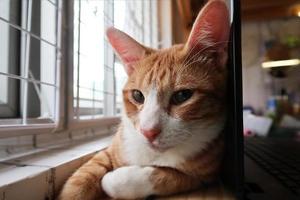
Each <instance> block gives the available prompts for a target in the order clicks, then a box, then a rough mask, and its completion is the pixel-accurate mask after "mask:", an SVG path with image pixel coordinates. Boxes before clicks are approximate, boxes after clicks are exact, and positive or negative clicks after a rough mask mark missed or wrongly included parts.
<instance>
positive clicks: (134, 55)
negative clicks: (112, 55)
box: [106, 27, 150, 76]
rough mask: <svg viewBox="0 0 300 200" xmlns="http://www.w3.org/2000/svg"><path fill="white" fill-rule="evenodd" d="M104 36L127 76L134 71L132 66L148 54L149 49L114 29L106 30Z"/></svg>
mask: <svg viewBox="0 0 300 200" xmlns="http://www.w3.org/2000/svg"><path fill="white" fill-rule="evenodd" d="M106 35H107V38H108V40H109V42H110V44H111V45H112V47H113V48H114V50H115V52H116V54H117V55H118V57H119V58H120V59H121V61H122V62H123V64H124V67H125V71H126V73H127V74H128V76H130V74H132V72H133V71H134V64H135V63H136V62H137V61H139V60H141V59H142V58H143V57H144V56H145V55H146V54H148V53H150V49H148V48H146V47H144V46H143V45H141V44H140V43H138V42H137V41H136V40H134V39H133V38H132V37H130V36H129V35H127V34H126V33H124V32H122V31H120V30H118V29H116V28H113V27H110V28H108V29H107V31H106Z"/></svg>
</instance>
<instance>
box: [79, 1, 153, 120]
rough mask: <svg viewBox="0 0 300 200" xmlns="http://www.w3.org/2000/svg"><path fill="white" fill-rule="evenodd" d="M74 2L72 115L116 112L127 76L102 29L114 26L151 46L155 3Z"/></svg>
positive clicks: (97, 115)
mask: <svg viewBox="0 0 300 200" xmlns="http://www.w3.org/2000/svg"><path fill="white" fill-rule="evenodd" d="M153 2H154V3H155V2H156V0H155V1H153ZM74 3H75V5H74V12H75V14H74V27H75V30H74V68H75V70H74V112H75V113H74V117H75V118H77V119H82V116H84V118H88V117H90V118H95V117H103V116H111V115H119V114H120V113H121V109H122V88H123V86H124V84H125V82H126V80H127V75H126V73H125V71H124V69H123V66H122V64H121V63H120V61H119V60H118V59H117V58H115V57H114V54H113V51H112V48H111V46H110V44H109V43H108V41H107V39H106V36H105V34H104V33H105V29H106V28H108V27H109V26H112V25H113V26H115V27H116V28H118V29H121V30H123V31H125V32H126V33H128V34H129V35H131V36H132V37H134V38H135V39H137V40H138V41H140V42H142V43H145V42H146V44H147V45H149V46H152V41H153V39H152V27H151V26H152V24H153V23H152V22H153V21H152V20H154V21H155V20H156V19H157V16H155V15H152V11H153V9H152V8H155V6H153V4H154V3H150V1H123V0H107V1H87V0H83V1H74ZM154 13H156V11H155V12H154ZM150 18H151V19H150ZM145 22H146V23H147V24H145ZM146 26H147V28H144V27H146ZM146 37H148V38H147V40H145V38H146ZM96 93H99V95H97V94H96ZM100 94H102V95H100ZM98 96H99V97H98ZM95 108H97V110H96V111H95ZM98 108H99V109H98Z"/></svg>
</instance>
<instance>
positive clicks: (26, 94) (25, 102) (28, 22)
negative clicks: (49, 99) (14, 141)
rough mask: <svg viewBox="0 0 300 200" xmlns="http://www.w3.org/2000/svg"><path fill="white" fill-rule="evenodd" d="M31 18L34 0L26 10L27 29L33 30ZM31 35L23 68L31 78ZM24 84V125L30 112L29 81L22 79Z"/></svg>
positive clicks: (28, 39)
mask: <svg viewBox="0 0 300 200" xmlns="http://www.w3.org/2000/svg"><path fill="white" fill-rule="evenodd" d="M31 18H32V0H29V1H28V4H27V12H26V30H28V31H29V32H31ZM30 39H31V38H30V37H28V35H25V47H24V49H25V53H24V63H22V64H23V70H24V76H25V77H24V78H26V79H28V78H29V57H30ZM22 85H23V101H22V102H23V111H22V123H23V124H24V125H26V124H27V114H28V103H27V102H28V81H25V80H24V79H22Z"/></svg>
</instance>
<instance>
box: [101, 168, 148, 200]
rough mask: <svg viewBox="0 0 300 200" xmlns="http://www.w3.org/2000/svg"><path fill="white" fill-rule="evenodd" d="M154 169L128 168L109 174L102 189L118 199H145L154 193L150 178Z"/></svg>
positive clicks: (102, 182) (103, 182)
mask: <svg viewBox="0 0 300 200" xmlns="http://www.w3.org/2000/svg"><path fill="white" fill-rule="evenodd" d="M153 170H154V168H153V167H140V166H128V167H121V168H118V169H116V170H114V171H112V172H109V173H107V174H106V175H105V176H104V177H103V179H102V181H101V184H102V188H103V190H104V191H105V192H106V194H107V195H109V196H110V197H113V198H117V199H137V198H144V197H147V196H149V195H151V194H153V193H154V189H153V184H152V183H151V182H150V176H151V174H152V171H153Z"/></svg>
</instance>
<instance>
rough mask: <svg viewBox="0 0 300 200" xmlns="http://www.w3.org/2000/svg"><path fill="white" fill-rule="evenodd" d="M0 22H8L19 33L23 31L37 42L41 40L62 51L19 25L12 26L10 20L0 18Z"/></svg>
mask: <svg viewBox="0 0 300 200" xmlns="http://www.w3.org/2000/svg"><path fill="white" fill-rule="evenodd" d="M29 2H31V1H29ZM0 20H1V21H4V22H6V23H7V24H8V25H9V26H11V27H13V28H15V29H17V30H19V31H22V32H24V33H26V34H28V35H30V36H31V37H33V38H35V39H37V40H40V41H42V42H45V43H47V44H49V45H51V46H53V47H54V48H57V49H58V50H59V51H60V50H61V49H59V47H57V46H56V45H55V44H53V43H51V42H49V41H48V40H45V39H43V38H41V37H39V36H37V35H36V34H34V33H32V32H31V31H28V30H26V29H24V28H22V27H20V26H18V25H15V24H12V23H10V22H9V21H8V20H6V19H4V18H2V17H0Z"/></svg>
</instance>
